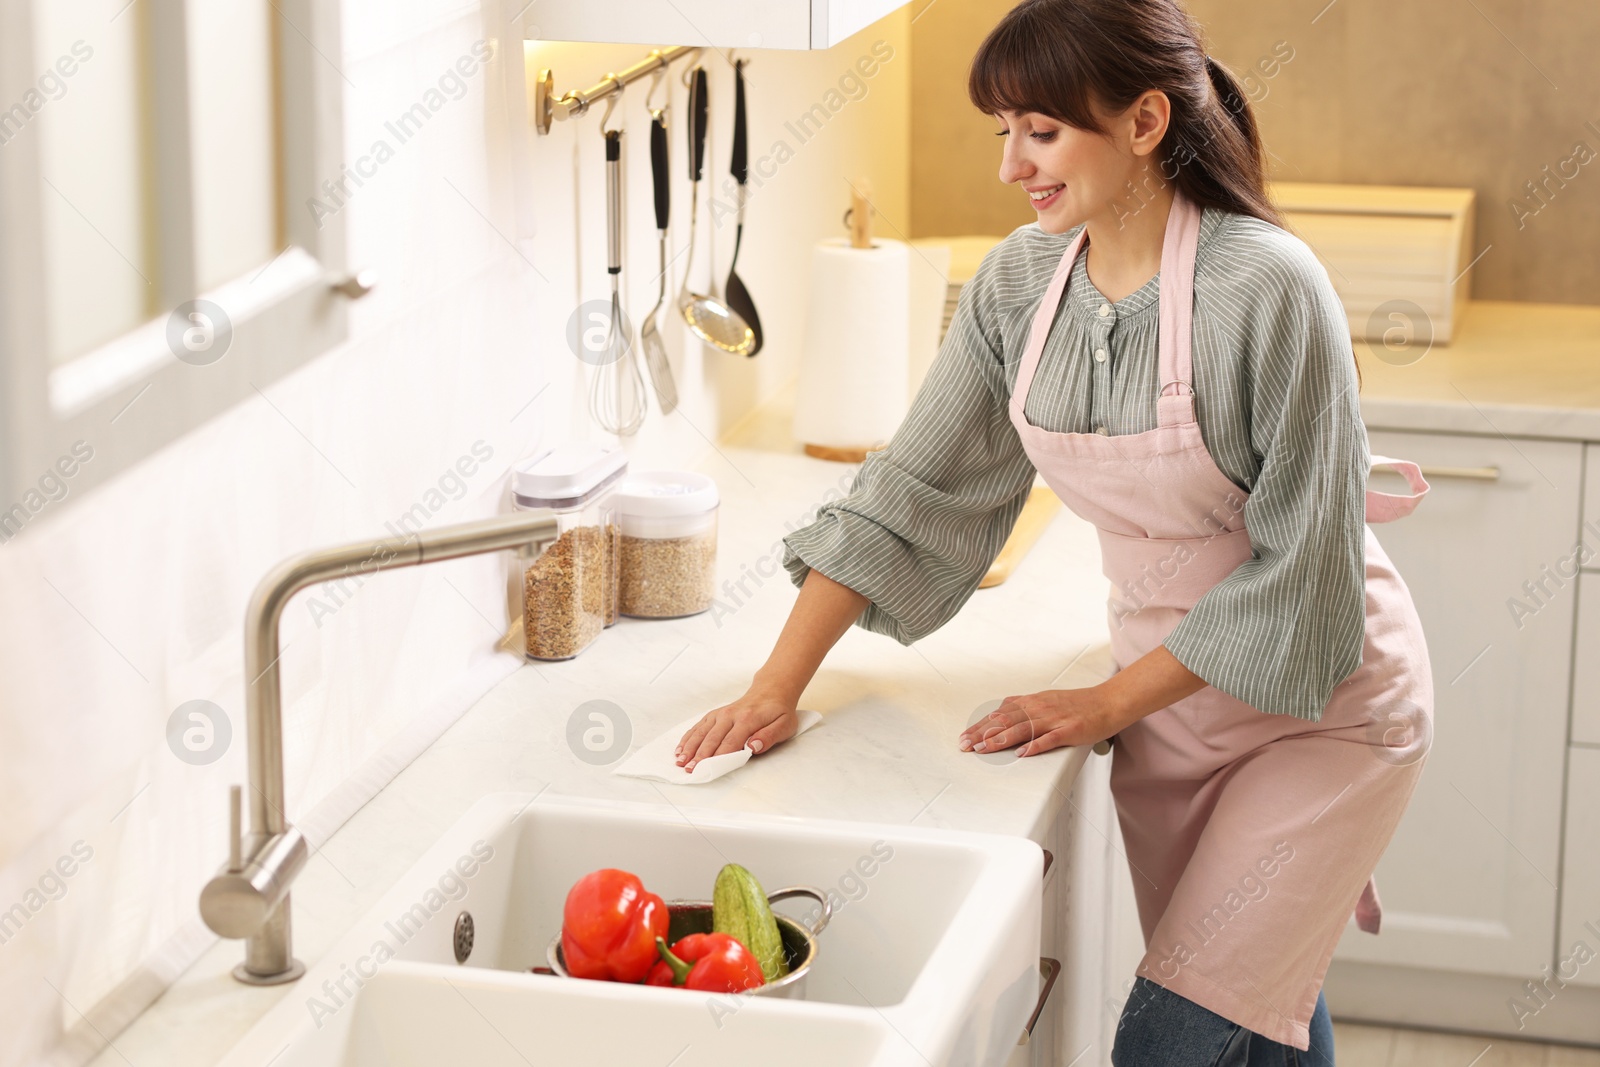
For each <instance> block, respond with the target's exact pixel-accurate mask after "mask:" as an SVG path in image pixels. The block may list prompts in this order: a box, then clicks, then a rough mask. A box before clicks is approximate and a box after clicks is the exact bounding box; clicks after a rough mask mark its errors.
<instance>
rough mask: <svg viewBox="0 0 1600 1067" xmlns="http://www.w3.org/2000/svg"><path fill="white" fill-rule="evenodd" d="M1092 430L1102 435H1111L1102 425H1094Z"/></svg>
mask: <svg viewBox="0 0 1600 1067" xmlns="http://www.w3.org/2000/svg"><path fill="white" fill-rule="evenodd" d="M1094 432H1095V433H1097V434H1102V435H1104V436H1106V437H1110V436H1111V435H1110V433H1108V432H1107V431H1106V428H1105V427H1104V426H1096V427H1095V428H1094Z"/></svg>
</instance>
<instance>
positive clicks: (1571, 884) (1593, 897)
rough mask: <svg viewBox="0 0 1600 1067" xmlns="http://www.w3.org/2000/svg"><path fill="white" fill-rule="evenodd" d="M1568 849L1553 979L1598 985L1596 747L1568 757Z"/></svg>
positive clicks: (1576, 748)
mask: <svg viewBox="0 0 1600 1067" xmlns="http://www.w3.org/2000/svg"><path fill="white" fill-rule="evenodd" d="M1566 826H1567V832H1566V847H1565V849H1564V850H1563V852H1564V857H1563V860H1562V864H1561V933H1560V936H1558V937H1557V938H1556V958H1555V961H1554V964H1553V965H1552V967H1551V972H1552V974H1553V975H1554V980H1553V981H1551V982H1550V987H1551V988H1557V987H1558V984H1559V983H1561V982H1570V983H1572V984H1574V985H1582V986H1593V987H1596V988H1600V747H1590V746H1587V745H1573V746H1572V748H1571V749H1570V750H1569V751H1568V755H1567V818H1566Z"/></svg>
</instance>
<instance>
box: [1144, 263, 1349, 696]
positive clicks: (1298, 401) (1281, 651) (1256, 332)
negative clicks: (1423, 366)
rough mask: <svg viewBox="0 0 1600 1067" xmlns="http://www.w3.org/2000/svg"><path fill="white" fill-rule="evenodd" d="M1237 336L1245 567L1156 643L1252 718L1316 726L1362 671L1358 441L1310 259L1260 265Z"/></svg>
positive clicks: (1339, 336)
mask: <svg viewBox="0 0 1600 1067" xmlns="http://www.w3.org/2000/svg"><path fill="white" fill-rule="evenodd" d="M1259 281H1260V292H1261V293H1262V299H1261V300H1260V301H1259V302H1258V303H1257V304H1256V305H1255V307H1253V308H1252V309H1251V310H1250V312H1249V314H1248V316H1247V318H1246V322H1247V328H1246V331H1245V336H1244V337H1243V338H1242V339H1241V344H1243V345H1244V346H1245V348H1244V358H1245V360H1246V361H1247V362H1248V365H1249V369H1248V371H1247V372H1246V375H1245V376H1246V378H1247V380H1248V382H1249V389H1250V397H1249V404H1250V431H1249V432H1250V439H1251V447H1252V449H1253V451H1254V452H1255V453H1256V454H1257V455H1258V456H1259V457H1260V461H1261V467H1260V471H1259V473H1258V475H1257V477H1256V479H1255V482H1254V484H1253V486H1252V487H1251V490H1250V496H1249V498H1248V499H1247V500H1246V502H1245V506H1244V521H1245V527H1246V529H1247V530H1248V531H1249V535H1250V545H1251V549H1252V553H1251V558H1250V559H1248V560H1246V561H1245V562H1243V563H1241V564H1240V565H1239V567H1238V568H1237V569H1236V570H1234V571H1233V572H1232V573H1231V574H1230V575H1228V577H1226V578H1225V579H1223V580H1222V581H1221V582H1219V583H1217V584H1216V585H1215V586H1213V587H1212V588H1211V589H1209V590H1207V591H1206V593H1205V594H1204V595H1203V596H1201V598H1200V599H1199V601H1198V602H1197V603H1196V604H1195V605H1194V607H1193V608H1192V609H1191V610H1190V611H1189V612H1188V614H1187V615H1185V616H1184V617H1183V619H1182V620H1181V621H1180V622H1179V623H1178V625H1177V626H1176V627H1175V628H1174V629H1173V631H1172V632H1171V633H1170V634H1168V635H1167V638H1166V640H1165V641H1164V642H1163V644H1164V645H1165V646H1166V648H1167V649H1168V650H1169V651H1171V652H1172V654H1173V655H1174V656H1176V657H1177V658H1178V660H1179V661H1180V662H1182V663H1183V665H1184V666H1185V667H1188V668H1189V669H1190V670H1191V671H1193V672H1194V673H1195V674H1198V675H1199V676H1200V677H1201V678H1203V679H1205V681H1206V682H1207V683H1208V684H1210V685H1212V686H1215V687H1216V688H1217V689H1220V690H1222V691H1223V692H1225V693H1228V694H1230V695H1231V696H1234V697H1237V698H1238V699H1240V700H1242V701H1244V702H1245V703H1246V704H1249V705H1250V706H1251V707H1253V708H1256V709H1258V710H1260V711H1263V712H1266V713H1269V714H1275V715H1292V716H1295V717H1296V718H1302V719H1309V720H1311V721H1313V722H1315V721H1318V720H1320V719H1321V718H1322V712H1323V708H1324V707H1325V706H1326V705H1327V703H1328V700H1329V698H1330V696H1331V695H1332V693H1333V689H1334V687H1335V686H1337V685H1338V684H1339V683H1340V682H1342V681H1343V680H1344V679H1345V678H1347V677H1348V676H1349V675H1350V673H1351V672H1352V671H1354V670H1355V669H1356V667H1357V666H1359V665H1360V663H1361V652H1362V645H1363V640H1364V637H1365V632H1366V584H1365V583H1366V578H1365V547H1366V545H1365V536H1366V529H1365V526H1366V482H1367V472H1368V461H1369V454H1368V444H1367V437H1366V429H1365V426H1364V425H1363V424H1362V421H1361V409H1360V404H1359V400H1358V397H1357V381H1356V370H1355V365H1354V360H1353V358H1352V355H1351V345H1350V331H1349V325H1348V321H1347V319H1346V317H1345V313H1344V311H1343V308H1342V307H1341V305H1340V302H1339V298H1338V295H1337V294H1336V293H1335V292H1334V289H1333V286H1332V283H1331V282H1330V281H1329V280H1328V277H1327V274H1326V272H1325V271H1324V269H1323V268H1322V267H1321V265H1320V264H1318V263H1317V261H1316V260H1315V258H1313V257H1312V256H1311V255H1310V254H1309V253H1306V254H1304V255H1289V256H1285V257H1283V259H1282V261H1281V262H1275V263H1271V264H1265V265H1263V266H1262V270H1261V275H1260V278H1259Z"/></svg>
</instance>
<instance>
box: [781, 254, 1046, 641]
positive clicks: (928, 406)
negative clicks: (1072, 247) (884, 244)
mask: <svg viewBox="0 0 1600 1067" xmlns="http://www.w3.org/2000/svg"><path fill="white" fill-rule="evenodd" d="M999 251H1000V249H999V248H998V247H997V248H996V249H992V250H991V251H990V253H989V255H988V256H987V257H985V261H984V263H983V264H981V265H980V266H979V268H978V270H977V272H976V273H975V274H974V276H973V278H972V280H971V281H969V282H968V283H967V284H965V285H964V286H962V289H961V294H960V296H959V297H958V299H957V302H956V310H955V314H954V316H953V317H952V319H951V323H950V328H949V330H948V331H947V332H946V334H945V338H944V341H943V342H942V344H941V345H940V348H939V352H938V354H937V356H936V357H935V359H934V361H933V365H932V366H931V367H930V368H929V370H928V375H927V378H926V380H925V381H924V383H923V386H922V388H921V389H920V390H919V391H918V393H917V395H916V398H915V399H914V400H913V402H912V404H911V407H910V410H909V411H908V413H907V415H906V418H905V420H904V421H903V422H902V423H901V424H900V427H899V429H898V430H896V432H895V434H894V436H893V437H892V438H891V439H890V441H889V443H888V445H887V446H885V447H884V448H883V449H881V450H879V451H877V452H872V453H869V454H868V455H867V458H866V461H865V462H864V463H862V465H861V469H860V470H859V471H858V472H857V473H856V477H855V480H854V482H853V483H852V485H851V487H850V491H849V493H848V494H847V495H846V496H845V497H843V498H842V499H840V500H838V501H836V502H834V503H832V504H828V505H825V506H823V507H822V508H821V509H820V510H819V512H818V515H817V518H816V521H814V522H812V523H811V524H810V525H808V526H804V527H802V528H801V529H798V530H796V531H794V532H793V533H791V534H789V535H788V536H787V537H785V538H784V539H783V541H784V545H785V552H784V559H783V563H784V567H785V568H786V569H787V570H788V572H789V576H790V579H791V580H792V581H793V582H794V584H795V585H796V586H798V585H800V584H801V583H802V582H804V581H805V577H806V575H807V573H809V571H810V570H811V569H812V568H813V567H814V568H816V569H817V570H818V571H820V572H821V573H823V574H825V575H827V576H828V577H829V578H831V579H833V580H834V581H836V582H839V583H840V584H842V585H846V586H849V587H850V588H851V589H854V590H855V591H856V592H858V593H861V594H862V595H863V596H865V597H866V598H867V599H868V600H869V601H870V604H869V606H868V607H867V609H866V610H865V611H864V612H863V613H862V615H861V617H860V618H859V619H857V620H856V624H857V625H858V626H861V627H863V628H865V629H867V630H872V631H874V632H877V633H883V634H888V635H889V636H891V637H893V638H894V639H895V640H897V641H899V642H901V643H902V644H910V643H911V642H913V641H916V640H918V639H919V638H921V637H924V636H926V635H927V634H929V633H932V632H933V631H934V630H936V629H938V628H939V627H940V626H943V625H944V624H945V623H946V622H948V621H949V620H950V619H951V617H952V616H954V615H955V613H956V612H957V611H959V610H960V608H961V606H962V605H963V604H965V603H966V602H967V599H968V598H969V597H971V595H972V592H973V590H974V589H976V588H977V587H978V582H979V581H980V580H981V579H982V578H983V575H984V573H985V572H986V571H987V570H988V568H989V565H990V564H991V563H992V562H993V561H994V558H995V557H996V556H997V555H999V553H1000V549H1001V547H1002V546H1003V545H1004V544H1005V539H1006V537H1007V536H1008V535H1009V534H1010V532H1011V528H1012V526H1013V525H1014V524H1015V523H1016V520H1017V515H1018V513H1019V512H1021V510H1022V506H1023V504H1024V503H1025V502H1026V499H1027V493H1028V489H1029V487H1030V486H1031V485H1032V483H1033V476H1034V469H1033V464H1032V462H1031V461H1030V460H1029V459H1028V456H1027V453H1026V452H1024V451H1023V448H1022V443H1021V441H1020V439H1019V438H1018V436H1017V432H1016V429H1015V427H1013V426H1012V424H1011V421H1010V418H1009V416H1008V414H1007V404H1008V402H1009V399H1010V393H1009V390H1008V388H1007V386H1006V375H1005V362H1004V357H1003V355H1002V352H1001V348H1002V343H1001V336H1002V335H1001V330H1000V323H999V322H998V321H997V320H998V318H999V315H1000V314H1001V312H1000V311H999V309H998V304H997V301H996V300H995V297H994V292H993V289H994V281H993V277H992V276H993V270H992V268H993V266H994V265H995V261H996V255H997V253H998V252H999ZM985 268H991V269H985Z"/></svg>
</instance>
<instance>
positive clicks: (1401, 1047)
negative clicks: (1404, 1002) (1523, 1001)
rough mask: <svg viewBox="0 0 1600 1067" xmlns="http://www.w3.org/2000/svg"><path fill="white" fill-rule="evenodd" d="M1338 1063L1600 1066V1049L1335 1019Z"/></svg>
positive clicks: (1366, 1066) (1373, 1066) (1343, 1066)
mask: <svg viewBox="0 0 1600 1067" xmlns="http://www.w3.org/2000/svg"><path fill="white" fill-rule="evenodd" d="M1333 1044H1334V1048H1335V1049H1336V1050H1337V1055H1338V1059H1339V1067H1600V1049H1586V1048H1574V1047H1572V1046H1571V1045H1541V1044H1539V1043H1538V1042H1534V1041H1513V1040H1512V1039H1510V1038H1501V1037H1479V1036H1477V1035H1471V1034H1445V1033H1437V1032H1434V1031H1430V1030H1404V1029H1399V1028H1397V1027H1390V1026H1365V1025H1363V1024H1361V1023H1341V1022H1337V1021H1336V1022H1335V1023H1334V1024H1333Z"/></svg>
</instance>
